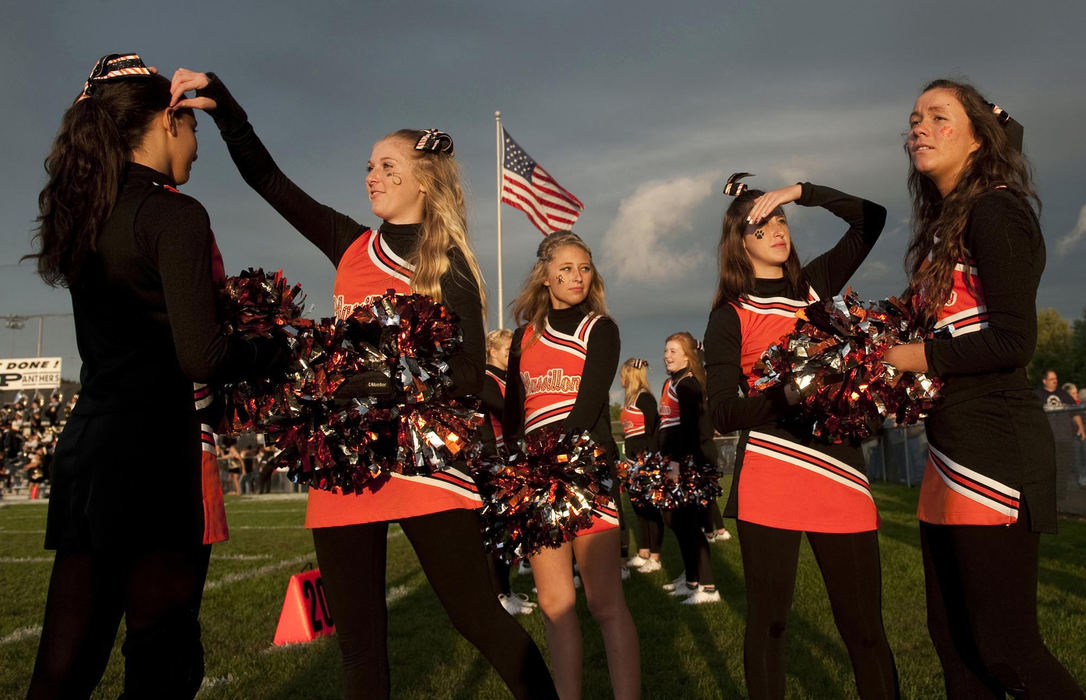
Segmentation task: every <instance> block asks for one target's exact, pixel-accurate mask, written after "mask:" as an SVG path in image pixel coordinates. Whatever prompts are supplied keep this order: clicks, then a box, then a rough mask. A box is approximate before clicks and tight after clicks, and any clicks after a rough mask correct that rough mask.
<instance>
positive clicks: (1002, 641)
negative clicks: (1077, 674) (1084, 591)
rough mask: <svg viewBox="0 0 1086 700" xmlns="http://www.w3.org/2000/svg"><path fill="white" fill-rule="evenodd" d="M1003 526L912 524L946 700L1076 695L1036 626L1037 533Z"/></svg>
mask: <svg viewBox="0 0 1086 700" xmlns="http://www.w3.org/2000/svg"><path fill="white" fill-rule="evenodd" d="M1028 520H1029V518H1028V516H1027V515H1025V514H1023V517H1021V518H1019V521H1018V522H1017V523H1015V524H1014V525H1009V526H981V525H930V524H928V523H920V543H921V549H922V551H923V556H924V580H925V588H926V590H927V603H928V633H929V634H930V635H931V639H932V641H933V642H934V643H935V650H936V652H938V654H939V661H940V663H941V664H942V666H943V676H944V678H945V681H946V693H947V697H948V698H951V700H954V699H956V698H1004V697H1006V695H1005V694H1006V693H1010V694H1011V695H1012V696H1013V697H1015V698H1026V697H1029V698H1082V697H1083V693H1082V690H1080V689H1079V688H1078V687H1077V686H1076V685H1075V681H1074V680H1073V679H1072V678H1071V676H1070V675H1069V674H1068V673H1067V670H1066V669H1065V668H1064V667H1063V666H1062V665H1061V664H1060V662H1059V661H1057V660H1056V658H1055V657H1054V656H1052V653H1051V652H1050V651H1049V650H1048V648H1047V647H1046V646H1045V643H1044V640H1043V639H1042V638H1041V633H1040V629H1039V628H1038V624H1037V559H1038V546H1039V542H1040V536H1039V535H1038V533H1035V532H1030V531H1029V524H1028Z"/></svg>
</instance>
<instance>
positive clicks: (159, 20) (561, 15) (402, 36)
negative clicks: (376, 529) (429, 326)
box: [0, 0, 1086, 387]
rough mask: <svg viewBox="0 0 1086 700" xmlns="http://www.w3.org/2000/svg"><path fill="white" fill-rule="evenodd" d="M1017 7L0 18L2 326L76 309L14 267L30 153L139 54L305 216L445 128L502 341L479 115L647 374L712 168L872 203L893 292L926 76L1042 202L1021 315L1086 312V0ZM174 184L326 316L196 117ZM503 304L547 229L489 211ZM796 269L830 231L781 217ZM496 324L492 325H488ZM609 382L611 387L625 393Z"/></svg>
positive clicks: (122, 5)
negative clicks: (199, 78) (211, 88)
mask: <svg viewBox="0 0 1086 700" xmlns="http://www.w3.org/2000/svg"><path fill="white" fill-rule="evenodd" d="M1023 7H1024V6H1022V5H1021V4H1019V3H1010V2H993V1H986V2H957V3H951V2H928V1H926V0H922V1H920V2H911V3H907V4H906V3H880V2H871V3H861V2H842V1H840V0H828V1H825V2H820V3H795V4H793V3H782V2H759V3H732V2H722V1H720V0H695V1H691V2H683V3H666V4H661V3H656V2H653V3H649V2H640V1H628V2H609V3H606V2H605V3H600V2H588V1H585V0H577V1H569V2H566V1H558V2H554V1H552V2H545V3H520V2H508V1H506V2H459V3H453V2H446V3H439V2H412V3H394V2H384V1H379V2H319V1H313V2H307V3H295V2H282V1H279V2H276V1H274V0H272V1H268V0H265V1H264V2H254V1H252V0H239V1H236V2H216V3H205V2H199V1H194V2H186V3H176V2H175V3H164V4H155V5H152V4H149V3H129V2H123V1H122V2H118V1H110V2H104V1H103V0H83V1H82V2H71V1H69V0H58V1H54V2H47V3H29V2H13V1H12V0H4V1H3V3H2V6H0V60H2V65H3V66H4V67H5V71H4V72H5V80H4V83H5V86H6V89H5V95H4V97H5V103H6V110H5V111H6V114H5V117H6V118H5V128H4V129H3V133H2V135H0V138H2V140H3V158H2V159H0V178H2V187H0V251H2V252H0V315H4V316H6V315H13V314H22V315H28V314H66V313H70V310H71V305H70V300H69V297H68V294H67V292H66V290H64V289H51V288H49V287H47V286H46V285H45V284H44V283H42V282H41V281H40V280H39V279H38V278H37V277H36V276H35V275H34V272H33V269H32V265H30V264H28V263H22V264H19V258H20V256H22V255H23V254H25V253H27V252H29V251H30V250H31V236H32V234H33V227H34V218H35V216H36V215H37V203H36V197H37V194H38V192H39V191H40V189H41V187H42V185H43V184H44V181H45V175H44V171H43V169H42V160H43V158H44V157H45V155H46V153H47V152H48V150H49V147H50V144H51V142H52V139H53V137H54V135H55V133H56V129H57V127H58V125H59V123H60V118H61V115H62V114H63V112H64V110H65V109H66V108H67V106H68V105H69V104H70V103H71V101H72V100H73V98H74V97H75V96H76V95H77V94H78V92H79V90H80V89H81V88H82V85H83V81H84V80H85V79H86V76H87V73H88V72H89V71H90V69H91V67H92V66H93V64H94V62H95V60H96V59H97V58H98V57H99V56H100V55H102V54H106V53H124V52H129V51H135V52H138V53H140V54H141V55H142V56H143V57H144V59H145V61H147V63H149V64H151V65H155V66H157V67H158V68H159V70H160V71H161V72H163V73H166V74H167V75H168V74H170V73H172V71H173V70H174V69H176V68H177V67H179V66H183V67H186V68H189V69H193V70H201V71H214V72H216V73H217V74H218V75H219V76H220V77H221V78H222V79H223V81H224V82H225V83H226V85H227V86H228V87H229V88H230V90H231V91H232V92H233V94H234V96H235V97H236V98H237V99H238V101H239V102H240V103H241V104H242V105H243V106H244V107H245V108H246V110H247V111H248V113H249V117H250V120H251V121H252V123H253V124H254V126H255V128H256V130H257V133H258V134H259V135H260V136H261V137H262V139H263V140H264V142H265V144H266V145H267V146H268V148H269V150H270V151H271V152H272V154H273V155H274V156H275V157H276V159H277V161H278V163H279V165H280V166H281V167H282V169H283V170H284V171H285V172H286V173H287V175H289V176H290V177H291V178H292V179H294V180H295V182H297V183H298V184H299V185H300V186H301V187H303V188H304V189H305V190H307V191H308V192H309V193H310V194H311V195H312V196H314V197H315V198H316V199H318V200H320V201H322V202H324V203H326V204H328V205H330V206H332V207H334V208H336V209H338V210H340V211H342V212H345V213H347V214H349V215H351V216H353V217H354V218H355V219H357V220H359V221H361V222H363V223H366V224H371V225H376V224H378V223H379V222H378V221H375V220H374V217H373V216H372V214H371V213H370V211H369V206H368V203H367V201H366V198H365V194H364V186H363V176H364V166H365V162H366V159H367V158H368V156H369V152H370V148H371V146H372V144H373V143H374V142H375V141H377V140H379V139H380V138H381V137H382V136H384V135H385V134H387V133H389V132H392V131H394V130H396V129H399V128H402V127H412V128H424V127H436V128H440V129H442V130H444V131H447V132H449V133H450V134H452V136H453V138H454V139H455V142H456V157H457V159H458V160H459V161H460V163H461V167H462V170H463V174H464V178H465V185H466V187H467V190H468V195H469V200H468V208H469V212H468V215H469V224H470V230H471V237H472V241H473V245H474V249H475V251H476V254H477V255H478V257H479V261H480V264H481V266H482V269H483V273H484V276H485V277H486V280H487V283H488V294H489V304H490V318H489V323H490V326H491V327H497V323H498V321H497V319H498V315H497V314H498V309H499V304H498V284H497V276H498V275H497V269H498V265H497V255H496V250H495V245H496V244H495V239H496V219H497V211H496V210H497V205H496V166H495V158H496V156H495V120H494V112H495V110H500V111H501V113H502V123H503V125H504V126H505V128H506V129H507V130H508V131H509V133H510V134H511V135H512V136H513V137H514V138H515V139H516V140H517V142H518V143H519V144H520V145H521V146H522V147H523V148H524V150H525V151H527V152H528V153H529V154H530V155H531V156H532V157H533V158H534V159H535V160H536V161H538V162H539V163H540V164H541V165H542V166H543V167H545V168H546V169H547V170H548V171H549V172H550V173H551V175H553V176H554V177H555V178H556V179H558V180H559V181H560V182H561V183H562V185H563V186H564V187H565V188H566V189H568V190H570V191H571V192H573V193H574V194H575V195H576V196H577V197H578V198H580V199H581V200H582V201H583V202H584V203H585V211H584V213H583V215H582V216H581V218H580V220H579V221H578V222H577V224H576V226H575V227H574V230H575V231H577V232H578V233H579V234H580V235H581V236H582V237H583V238H584V239H585V240H586V241H587V242H588V243H589V245H591V246H592V248H593V252H594V259H595V262H596V264H597V266H598V268H599V270H600V272H601V274H602V276H603V278H604V280H605V282H606V285H607V302H608V305H609V308H610V311H611V313H612V315H613V317H614V318H615V320H616V321H617V322H618V324H619V328H620V330H621V334H622V344H623V349H622V357H623V358H626V357H630V356H639V357H644V358H647V359H648V360H649V361H650V364H651V369H652V372H651V374H652V384H653V386H654V387H659V386H660V385H661V384H662V382H663V379H664V372H663V362H662V360H661V355H662V352H663V346H664V340H665V338H666V337H667V335H668V334H670V333H672V332H675V331H680V330H688V331H690V332H692V333H693V334H694V335H695V336H696V337H699V338H700V337H701V335H702V334H703V332H704V329H705V323H706V320H707V317H708V312H709V307H710V304H711V302H712V296H713V292H714V289H715V284H716V265H717V260H716V244H717V241H718V239H719V235H720V223H721V218H722V215H723V211H724V209H725V208H726V206H727V203H728V202H727V199H726V198H725V197H723V195H721V194H720V190H721V188H722V186H723V182H724V180H725V178H726V177H727V176H728V175H729V174H730V173H732V172H737V171H746V172H751V173H755V174H756V175H757V177H755V178H751V179H750V180H749V181H750V183H751V184H752V186H756V187H759V188H762V189H773V188H776V187H782V186H785V185H788V184H792V183H794V182H798V181H810V182H814V183H817V184H821V185H827V186H831V187H835V188H837V189H840V190H844V191H846V192H849V193H852V194H856V195H860V196H863V197H866V198H867V199H871V200H873V201H876V202H878V203H880V204H882V205H884V206H885V207H886V208H887V209H888V212H889V214H888V219H887V224H886V228H885V230H884V232H883V234H882V238H881V239H880V241H879V243H878V245H877V246H876V247H875V250H874V251H873V252H872V253H871V255H870V256H869V257H868V259H867V261H866V262H865V263H864V265H863V266H862V267H861V268H860V270H859V271H858V272H857V273H856V275H855V276H854V277H853V280H852V285H853V287H854V288H855V289H856V290H857V292H858V293H859V294H860V295H861V296H863V297H866V298H872V299H874V298H883V297H886V296H889V295H892V294H897V293H899V292H900V291H901V290H902V289H903V288H904V284H905V276H904V272H903V267H902V257H903V254H904V250H905V245H906V241H907V238H908V235H909V200H908V196H907V192H906V188H905V177H906V171H907V161H906V157H905V155H904V153H903V150H902V143H903V133H904V131H905V129H906V125H907V117H908V114H909V112H910V111H911V108H912V105H913V102H914V100H915V99H916V97H917V95H918V94H919V92H920V90H921V88H922V87H923V85H924V84H925V83H927V82H928V81H930V80H932V79H934V78H937V77H948V76H949V77H953V78H964V79H967V80H968V81H970V82H972V83H973V84H975V85H976V86H977V87H978V88H979V89H980V90H981V92H982V94H984V95H985V96H986V97H987V98H988V99H989V100H991V101H993V102H996V103H998V104H999V105H1001V106H1003V107H1004V108H1005V109H1006V110H1007V111H1008V112H1010V113H1011V114H1012V115H1013V116H1014V117H1015V118H1016V119H1017V120H1019V121H1020V122H1021V123H1022V124H1023V125H1024V126H1025V133H1026V136H1025V152H1026V155H1027V156H1028V157H1029V159H1030V160H1031V162H1032V165H1033V167H1034V171H1035V177H1036V185H1037V189H1038V191H1039V194H1040V196H1041V199H1042V201H1043V211H1042V217H1041V223H1042V228H1043V230H1044V232H1045V236H1046V240H1047V246H1048V265H1047V268H1046V271H1045V275H1044V277H1043V279H1042V281H1041V287H1040V291H1039V294H1038V300H1037V303H1038V306H1039V307H1041V308H1044V307H1053V308H1055V309H1056V310H1057V311H1059V312H1060V313H1061V314H1062V315H1063V316H1064V317H1066V318H1068V319H1074V318H1079V317H1081V316H1082V314H1083V310H1084V307H1086V283H1084V282H1083V273H1084V272H1086V265H1084V263H1086V167H1083V166H1084V164H1086V157H1084V151H1086V146H1084V141H1086V140H1084V139H1083V126H1082V125H1083V123H1084V120H1083V114H1086V90H1084V89H1083V88H1084V87H1086V85H1084V82H1086V52H1084V51H1083V42H1082V28H1083V27H1084V26H1086V4H1084V3H1081V2H1069V1H1068V2H1055V3H1044V2H1041V3H1035V4H1031V5H1030V6H1029V7H1028V9H1023ZM198 138H199V140H200V148H199V160H198V161H197V163H196V164H195V165H194V167H193V174H192V179H191V180H190V182H189V183H188V184H186V185H185V186H184V188H183V191H184V192H186V193H187V194H190V195H192V196H193V197H195V198H197V199H198V200H200V202H201V203H202V204H203V205H204V206H205V207H206V208H207V210H208V212H209V214H210V217H211V221H212V227H213V228H214V230H215V232H216V237H217V239H218V242H219V246H220V248H221V249H222V252H223V257H224V259H225V262H226V268H227V273H228V274H232V273H236V272H238V271H240V270H242V269H244V268H247V267H263V268H265V269H280V268H281V269H282V270H283V271H284V273H285V275H286V276H287V278H288V279H289V280H291V281H292V282H299V283H301V284H302V286H303V288H304V289H305V291H306V292H307V294H308V298H309V302H310V304H311V305H312V306H311V309H310V311H309V315H313V316H328V315H331V288H332V281H333V276H334V270H333V268H332V266H331V264H330V263H329V262H328V260H327V259H325V258H324V257H323V256H322V255H321V254H320V253H319V252H318V251H317V250H316V248H314V247H313V246H312V245H310V244H309V243H308V242H306V241H305V240H304V239H303V238H302V237H301V236H300V235H299V234H297V233H296V232H295V231H294V230H293V229H291V228H290V227H289V226H288V225H287V224H286V223H285V222H284V221H283V220H282V219H280V218H279V217H278V215H277V214H276V213H275V212H274V211H273V210H272V209H271V208H270V207H269V206H267V205H266V204H265V203H264V202H263V200H261V199H260V198H259V197H257V196H256V195H255V194H254V193H253V192H252V191H251V190H250V189H249V188H248V187H247V186H246V185H245V184H244V183H243V182H242V181H241V179H240V177H239V176H238V175H237V172H236V170H235V169H234V167H233V164H232V163H231V161H230V159H229V156H228V155H227V153H226V149H225V147H224V145H223V143H222V141H221V139H220V138H219V136H218V133H217V131H216V129H215V128H214V124H213V123H212V122H211V120H210V118H208V117H206V116H204V117H203V118H202V119H201V123H200V132H199V136H198ZM501 209H502V211H501V216H502V232H503V243H504V251H503V255H504V261H503V280H504V285H503V286H504V290H503V291H504V303H505V305H506V307H507V306H508V304H509V302H510V301H511V300H512V299H513V297H514V296H515V295H516V292H517V290H518V289H519V287H520V285H521V283H522V282H523V280H524V278H525V276H526V274H527V272H528V270H529V268H530V266H531V264H532V262H533V260H534V254H535V248H536V246H537V245H538V243H539V240H540V234H539V232H538V231H537V230H536V229H535V228H534V227H532V225H531V224H530V223H529V222H528V220H527V218H526V217H525V216H524V215H523V214H522V213H521V212H520V211H518V210H516V209H513V208H511V207H509V206H503V207H502V208H501ZM788 213H789V218H790V224H791V229H792V236H793V240H794V244H795V245H796V247H797V250H798V252H799V254H800V258H801V259H802V260H807V259H809V258H812V257H814V256H815V255H817V254H818V253H821V252H822V251H824V250H825V249H827V248H829V247H830V246H832V245H833V243H834V242H835V241H836V239H837V237H838V236H840V235H841V233H843V231H844V229H845V226H844V224H843V223H842V222H841V221H840V220H837V219H835V218H834V217H833V216H832V215H831V214H829V213H828V212H825V211H822V210H819V209H810V208H802V207H795V206H792V207H790V211H789V212H788ZM508 323H509V318H508V315H506V325H508ZM36 342H37V320H36V319H35V320H31V321H29V322H28V323H27V324H26V326H25V328H23V329H22V330H12V329H7V328H4V327H3V326H2V324H0V357H27V356H33V355H34V354H35V353H36ZM42 352H43V354H44V355H46V356H61V357H63V361H64V375H65V376H66V377H75V376H76V375H77V374H78V368H79V360H78V353H77V350H76V347H75V340H74V329H73V325H72V323H71V319H70V318H69V317H65V316H58V317H49V318H46V319H45V321H44V333H43V347H42ZM616 387H617V383H616Z"/></svg>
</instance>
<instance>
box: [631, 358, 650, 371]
mask: <svg viewBox="0 0 1086 700" xmlns="http://www.w3.org/2000/svg"><path fill="white" fill-rule="evenodd" d="M630 366H631V367H633V368H634V369H642V368H644V367H648V366H649V361H648V360H643V359H641V358H640V357H635V358H634V359H633V362H632V363H630Z"/></svg>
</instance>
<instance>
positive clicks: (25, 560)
mask: <svg viewBox="0 0 1086 700" xmlns="http://www.w3.org/2000/svg"><path fill="white" fill-rule="evenodd" d="M51 561H53V557H0V564H44V563H45V562H51Z"/></svg>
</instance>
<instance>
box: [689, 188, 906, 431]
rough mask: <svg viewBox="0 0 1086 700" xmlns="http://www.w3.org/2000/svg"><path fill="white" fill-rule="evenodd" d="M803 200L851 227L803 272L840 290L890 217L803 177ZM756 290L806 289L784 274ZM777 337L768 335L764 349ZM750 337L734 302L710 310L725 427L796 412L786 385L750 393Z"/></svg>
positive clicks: (711, 352)
mask: <svg viewBox="0 0 1086 700" xmlns="http://www.w3.org/2000/svg"><path fill="white" fill-rule="evenodd" d="M801 187H802V189H803V193H802V195H801V196H800V198H799V200H797V202H796V203H797V204H799V205H801V206H807V207H814V206H819V207H823V208H824V209H826V210H828V211H829V212H830V213H832V214H834V215H835V216H838V217H840V218H842V219H844V220H845V222H847V223H848V230H847V231H845V234H844V235H843V236H842V237H841V239H840V240H839V241H838V242H837V244H836V245H835V246H834V247H833V248H831V249H830V250H828V251H826V252H825V253H823V254H822V255H819V256H818V257H816V258H815V259H814V260H811V261H810V262H809V263H807V264H806V265H805V266H804V268H803V272H804V276H805V277H806V279H807V282H808V283H809V284H810V286H811V288H812V289H813V290H814V291H815V292H816V293H817V294H818V295H819V297H820V298H822V299H826V298H829V297H832V296H833V295H835V294H837V293H839V292H840V291H841V289H842V288H843V287H844V286H845V284H846V283H847V282H848V280H849V278H850V277H852V275H853V273H855V272H856V270H857V269H858V268H859V266H860V264H861V263H862V262H863V261H864V258H866V257H867V254H868V253H870V252H871V249H872V248H873V247H874V245H875V242H876V241H877V240H878V238H879V235H880V234H881V233H882V228H883V226H884V225H885V223H886V209H884V208H883V207H882V206H880V205H878V204H875V203H874V202H870V201H868V200H865V199H861V198H859V197H853V196H851V195H847V194H845V193H843V192H839V191H837V190H834V189H831V188H829V187H821V186H819V185H813V184H811V183H809V182H804V183H801ZM751 293H752V294H755V295H757V296H759V297H785V298H790V299H797V298H801V299H802V298H806V297H807V295H808V290H806V289H788V282H787V280H786V279H785V278H781V279H756V280H755V282H754V289H753V290H751ZM778 339H779V338H766V339H765V340H766V341H767V342H766V343H765V345H764V346H763V347H762V348H761V350H765V349H766V348H768V347H769V346H770V345H772V344H773V343H775V342H776V341H777V340H778ZM750 341H751V339H749V338H747V339H744V338H743V333H742V327H741V324H740V321H739V316H738V313H737V312H736V309H735V307H734V306H733V305H732V304H730V303H724V304H722V305H721V306H719V307H717V308H716V309H714V310H713V312H712V313H711V314H710V315H709V323H708V326H707V327H706V329H705V371H706V374H707V375H708V396H709V408H710V415H711V417H712V422H713V426H714V427H715V428H716V429H717V430H719V431H720V432H722V433H728V432H732V431H735V430H743V429H747V428H753V427H756V426H760V425H766V424H770V423H773V422H775V421H776V420H778V419H780V418H784V417H786V416H789V415H792V414H794V411H793V410H792V409H790V408H789V406H788V402H787V400H786V399H785V397H784V391H783V387H775V388H774V390H770V391H767V392H766V393H764V394H761V395H759V396H749V397H748V396H747V395H746V394H747V389H748V377H747V375H746V374H745V372H744V371H743V367H742V365H741V361H740V357H741V355H742V350H743V348H744V347H745V345H744V343H745V342H746V343H749V342H750Z"/></svg>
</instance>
